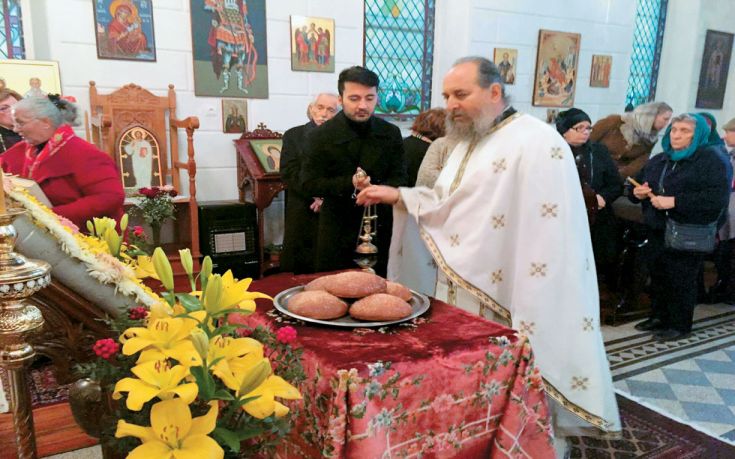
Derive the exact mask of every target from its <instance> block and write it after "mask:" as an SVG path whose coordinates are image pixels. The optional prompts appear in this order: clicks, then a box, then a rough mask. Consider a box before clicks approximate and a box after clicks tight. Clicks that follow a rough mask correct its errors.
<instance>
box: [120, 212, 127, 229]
mask: <svg viewBox="0 0 735 459" xmlns="http://www.w3.org/2000/svg"><path fill="white" fill-rule="evenodd" d="M127 228H128V214H123V216H122V218H121V219H120V231H123V232H124V231H125V230H126V229H127Z"/></svg>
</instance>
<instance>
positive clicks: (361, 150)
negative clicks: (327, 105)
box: [301, 66, 407, 275]
mask: <svg viewBox="0 0 735 459" xmlns="http://www.w3.org/2000/svg"><path fill="white" fill-rule="evenodd" d="M378 84H379V79H378V76H377V75H376V74H375V73H374V72H372V71H370V70H368V69H365V68H363V67H359V66H355V67H350V68H347V69H345V70H343V71H342V72H341V73H340V74H339V79H338V83H337V88H338V90H339V95H340V103H341V104H342V112H341V113H338V114H337V116H335V117H334V118H332V119H331V120H329V121H327V122H326V123H324V124H323V125H322V126H320V127H319V128H317V129H314V130H313V131H312V132H311V133H309V134H308V135H307V137H306V149H305V156H304V166H303V169H302V175H301V179H302V184H303V189H304V190H305V192H306V193H307V194H308V195H309V196H321V197H323V198H324V204H323V206H322V209H321V212H320V216H319V226H318V235H317V245H316V252H315V255H316V259H315V262H316V264H315V269H316V271H318V272H320V271H331V270H337V269H344V268H354V267H356V265H355V263H354V261H353V259H354V258H355V253H354V250H355V247H356V245H357V242H358V239H357V237H358V234H359V233H360V229H361V226H362V215H363V208H362V207H360V206H357V205H356V204H355V199H354V197H353V196H354V194H355V191H359V190H362V189H363V188H365V187H367V186H368V185H370V184H371V183H372V184H384V185H391V186H401V185H405V184H406V181H407V178H406V165H405V162H404V158H403V139H402V137H401V131H400V130H399V129H398V127H397V126H395V125H393V124H390V123H388V122H387V121H384V120H382V119H380V118H377V117H375V116H373V112H374V111H375V106H376V105H377V102H378ZM358 169H361V170H362V171H364V172H365V174H366V176H363V175H358V174H357V172H358ZM377 216H378V224H377V238H376V239H377V241H375V240H374V241H373V242H374V243H375V245H377V247H378V262H377V264H376V265H375V271H376V272H377V273H378V274H381V275H385V271H386V266H387V263H388V248H389V246H390V238H391V227H392V221H393V219H392V209H391V208H390V206H385V205H378V206H377Z"/></svg>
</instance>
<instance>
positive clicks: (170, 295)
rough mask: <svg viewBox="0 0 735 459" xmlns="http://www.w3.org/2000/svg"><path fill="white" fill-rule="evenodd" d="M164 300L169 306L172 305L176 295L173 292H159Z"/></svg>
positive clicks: (174, 302)
mask: <svg viewBox="0 0 735 459" xmlns="http://www.w3.org/2000/svg"><path fill="white" fill-rule="evenodd" d="M160 295H161V296H162V297H163V299H164V300H166V303H168V304H169V305H170V306H173V305H175V304H176V295H174V293H173V292H162V293H161V294H160Z"/></svg>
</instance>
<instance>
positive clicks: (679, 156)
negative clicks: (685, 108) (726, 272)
mask: <svg viewBox="0 0 735 459" xmlns="http://www.w3.org/2000/svg"><path fill="white" fill-rule="evenodd" d="M709 135H710V129H709V126H708V125H707V122H706V121H705V119H704V117H702V116H700V115H695V114H686V113H685V114H682V115H679V116H677V117H675V118H674V119H673V120H672V121H671V125H670V126H669V127H668V129H667V130H666V134H664V138H663V140H662V146H663V149H664V154H662V155H656V156H654V157H652V158H651V160H650V161H648V163H647V164H646V165H645V167H644V168H643V170H642V171H641V172H640V173H639V174H638V176H637V177H636V180H637V181H638V183H639V185H638V186H636V187H635V188H633V193H632V196H629V199H630V200H631V201H633V202H642V206H643V218H644V222H645V225H646V227H647V229H648V244H647V245H646V246H644V250H645V251H646V252H645V254H646V255H645V258H646V260H647V261H648V263H649V269H650V273H651V309H652V310H651V317H650V318H649V319H647V320H645V321H643V322H641V323H639V324H637V325H636V326H635V328H636V329H637V330H642V331H655V336H656V338H658V339H659V340H662V341H668V340H677V339H681V338H683V337H685V336H686V335H688V334H689V333H690V332H691V330H692V316H693V313H694V306H695V305H696V300H697V277H698V275H699V270H700V269H701V267H702V262H703V260H704V255H705V254H704V253H703V252H694V251H684V250H677V249H673V248H669V247H666V244H665V231H666V221H667V219H671V220H673V221H675V222H677V223H683V224H694V225H708V224H712V223H713V222H716V221H717V219H718V218H719V217H720V215H721V213H722V211H723V209H725V207H726V206H727V204H728V199H729V189H730V184H729V183H728V181H727V176H726V174H725V169H724V168H723V167H722V162H721V160H720V158H719V157H718V154H717V152H716V150H715V148H714V147H712V146H710V145H708V141H709V140H708V138H709Z"/></svg>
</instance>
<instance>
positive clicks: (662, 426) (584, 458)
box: [571, 396, 735, 459]
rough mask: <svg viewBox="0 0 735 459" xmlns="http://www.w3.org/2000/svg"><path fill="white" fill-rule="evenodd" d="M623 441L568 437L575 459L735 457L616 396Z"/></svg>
mask: <svg viewBox="0 0 735 459" xmlns="http://www.w3.org/2000/svg"><path fill="white" fill-rule="evenodd" d="M617 399H618V406H619V407H620V417H621V419H622V422H623V438H622V439H620V440H598V439H595V438H589V437H573V438H572V454H571V457H572V458H575V459H603V458H609V459H613V458H614V459H628V458H631V459H632V458H656V459H695V458H696V459H699V458H707V459H717V458H723V459H724V458H733V457H735V446H732V445H730V444H728V443H725V442H722V441H720V440H718V439H717V438H714V437H711V436H709V435H706V434H703V433H702V432H700V431H698V430H695V429H693V428H691V427H689V426H687V425H686V424H682V423H679V422H676V421H674V420H672V419H669V418H667V417H665V416H662V415H660V414H658V413H656V412H655V411H653V410H649V409H648V408H646V407H644V406H641V405H639V404H638V403H636V402H633V401H631V400H628V399H627V398H625V397H621V396H618V397H617Z"/></svg>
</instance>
